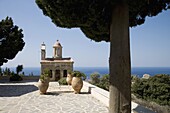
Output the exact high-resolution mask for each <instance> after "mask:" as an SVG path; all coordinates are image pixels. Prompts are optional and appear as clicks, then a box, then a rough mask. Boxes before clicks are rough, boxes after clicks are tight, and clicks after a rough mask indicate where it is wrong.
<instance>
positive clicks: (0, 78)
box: [0, 76, 40, 81]
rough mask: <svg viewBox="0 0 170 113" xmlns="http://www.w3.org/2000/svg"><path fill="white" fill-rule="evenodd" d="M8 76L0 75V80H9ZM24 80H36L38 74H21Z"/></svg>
mask: <svg viewBox="0 0 170 113" xmlns="http://www.w3.org/2000/svg"><path fill="white" fill-rule="evenodd" d="M9 78H10V76H0V81H9ZM22 78H23V80H24V81H38V80H39V78H40V77H39V76H22Z"/></svg>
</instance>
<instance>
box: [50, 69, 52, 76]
mask: <svg viewBox="0 0 170 113" xmlns="http://www.w3.org/2000/svg"><path fill="white" fill-rule="evenodd" d="M50 78H52V70H50Z"/></svg>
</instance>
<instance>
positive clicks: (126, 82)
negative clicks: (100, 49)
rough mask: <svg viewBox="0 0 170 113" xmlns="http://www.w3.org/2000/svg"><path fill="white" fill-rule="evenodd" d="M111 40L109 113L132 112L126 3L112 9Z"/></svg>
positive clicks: (127, 9) (127, 10)
mask: <svg viewBox="0 0 170 113" xmlns="http://www.w3.org/2000/svg"><path fill="white" fill-rule="evenodd" d="M110 42H111V44H110V61H109V62H110V64H109V65H110V87H109V90H110V101H109V105H110V106H109V107H110V108H109V113H130V112H131V65H130V42H129V8H128V4H126V3H120V4H118V5H115V6H114V7H113V9H112V21H111V26H110Z"/></svg>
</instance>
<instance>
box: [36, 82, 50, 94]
mask: <svg viewBox="0 0 170 113" xmlns="http://www.w3.org/2000/svg"><path fill="white" fill-rule="evenodd" d="M48 86H49V79H46V80H43V81H42V80H39V81H38V89H39V91H40V94H46V93H47V89H48Z"/></svg>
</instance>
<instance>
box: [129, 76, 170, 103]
mask: <svg viewBox="0 0 170 113" xmlns="http://www.w3.org/2000/svg"><path fill="white" fill-rule="evenodd" d="M132 93H133V94H134V95H135V96H136V97H137V98H141V99H144V100H146V101H153V102H156V103H158V104H160V105H169V106H170V76H169V75H164V74H161V75H156V76H153V77H150V78H149V79H142V78H141V79H136V81H135V82H134V84H133V85H132Z"/></svg>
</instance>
